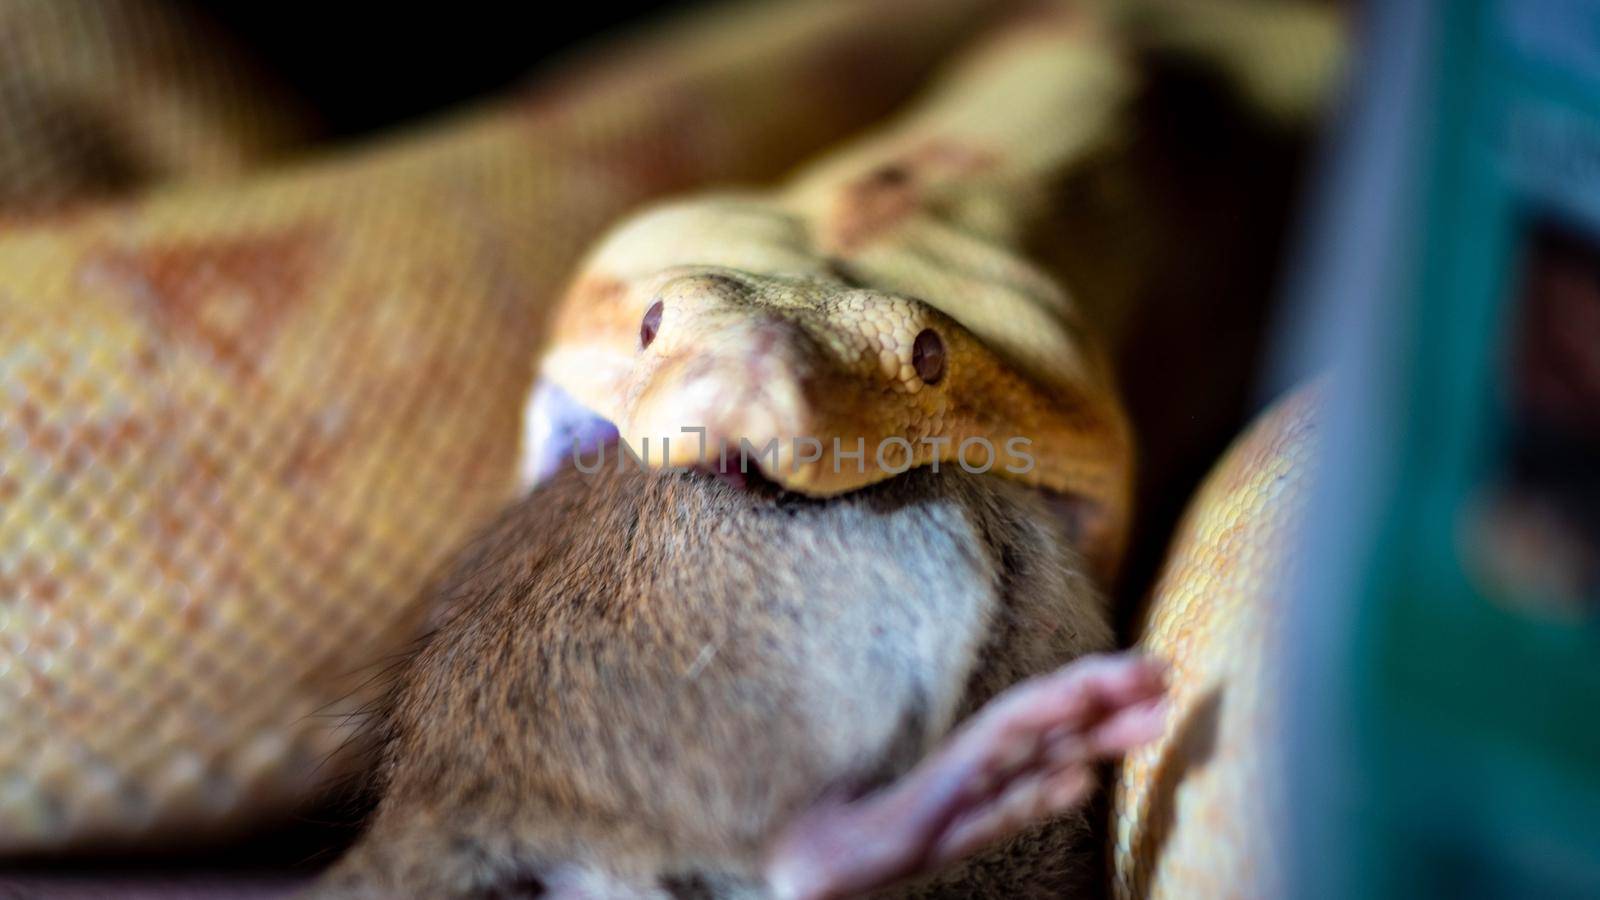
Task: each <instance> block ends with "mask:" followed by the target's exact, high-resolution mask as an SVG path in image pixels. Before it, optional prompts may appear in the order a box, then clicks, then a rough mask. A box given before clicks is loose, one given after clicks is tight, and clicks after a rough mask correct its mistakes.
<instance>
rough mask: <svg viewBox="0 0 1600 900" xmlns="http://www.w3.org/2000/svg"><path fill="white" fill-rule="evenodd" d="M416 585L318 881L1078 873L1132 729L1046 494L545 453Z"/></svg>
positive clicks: (427, 891) (955, 479) (730, 886)
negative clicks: (542, 468) (407, 643)
mask: <svg viewBox="0 0 1600 900" xmlns="http://www.w3.org/2000/svg"><path fill="white" fill-rule="evenodd" d="M431 602H432V608H433V614H434V617H435V618H434V628H433V630H432V633H431V634H430V635H429V636H428V637H427V638H426V639H425V640H423V641H421V642H420V643H419V646H418V649H417V650H416V651H415V653H414V654H413V655H412V656H411V657H410V658H409V659H408V660H406V661H405V663H404V664H403V665H402V666H401V667H400V669H399V673H398V675H397V677H396V679H395V681H394V685H393V687H392V689H391V690H390V691H389V693H388V698H387V700H386V702H385V703H384V704H383V707H382V710H381V712H380V714H379V718H380V720H381V724H380V725H378V726H377V727H376V729H375V733H376V734H377V735H378V739H379V740H380V741H381V744H382V750H381V753H380V758H381V763H380V765H379V766H378V767H377V769H376V775H375V781H376V795H377V797H378V799H377V802H376V806H375V808H374V811H373V813H372V814H371V816H370V819H369V824H368V826H367V828H366V830H365V832H364V834H363V835H362V836H361V837H360V838H359V839H358V841H357V842H356V843H355V845H354V846H353V847H352V848H351V850H350V851H349V852H348V853H347V854H346V855H345V857H344V858H343V859H342V860H341V861H340V862H338V863H336V864H335V865H334V866H333V867H332V869H331V870H330V871H329V872H327V873H326V874H325V875H324V877H323V879H322V880H321V881H320V882H319V884H318V885H317V886H316V887H315V888H314V889H313V893H314V894H315V895H317V896H325V897H390V896H419V897H420V896H427V897H540V896H545V897H572V898H577V897H590V898H622V897H641V898H642V897H651V898H669V897H774V898H807V900H814V898H827V897H843V896H855V895H859V894H863V893H869V892H882V894H883V895H885V896H929V897H932V896H958V897H983V896H988V897H1008V898H1009V897H1029V896H1040V897H1043V896H1061V895H1065V894H1073V893H1076V894H1080V895H1081V894H1083V893H1090V894H1092V893H1094V888H1093V886H1094V885H1095V884H1096V883H1097V882H1099V881H1100V880H1101V878H1102V876H1103V872H1102V864H1101V861H1100V857H1099V853H1098V848H1097V847H1096V844H1095V841H1094V836H1093V834H1092V830H1091V827H1090V822H1089V817H1088V815H1087V813H1086V803H1087V801H1088V799H1089V798H1090V796H1091V794H1092V791H1093V786H1094V768H1095V765H1096V763H1097V762H1098V761H1099V760H1102V759H1105V758H1108V757H1110V756H1113V755H1116V754H1118V753H1119V752H1121V751H1123V750H1125V749H1127V748H1129V747H1132V746H1134V745H1137V744H1139V743H1141V742H1143V741H1145V740H1149V739H1152V738H1153V737H1155V736H1156V735H1157V734H1158V733H1159V732H1160V730H1161V727H1162V725H1161V723H1162V705H1161V698H1162V693H1163V684H1162V682H1163V672H1162V668H1161V666H1160V665H1159V664H1157V663H1155V662H1153V661H1150V660H1145V659H1141V658H1138V657H1135V656H1132V655H1127V654H1120V655H1119V654H1108V653H1106V651H1107V650H1109V648H1110V647H1111V646H1112V640H1113V638H1112V630H1111V627H1110V624H1109V618H1108V611H1107V608H1106V607H1107V604H1106V602H1105V600H1104V598H1103V597H1102V595H1101V593H1100V592H1099V590H1098V589H1097V588H1096V586H1095V584H1094V583H1093V582H1092V580H1091V579H1090V578H1089V577H1088V576H1087V575H1086V574H1085V571H1084V564H1083V560H1082V559H1081V557H1080V556H1079V555H1078V554H1077V552H1076V551H1075V550H1074V549H1073V548H1072V546H1071V543H1070V542H1069V541H1068V540H1067V539H1066V536H1065V534H1064V532H1063V528H1062V525H1061V521H1060V517H1058V516H1055V515H1052V514H1051V513H1050V510H1049V498H1048V496H1047V494H1046V493H1045V492H1042V491H1039V490H1036V489H1031V488H1029V487H1027V486H1025V485H1021V484H1018V483H1016V482H1014V481H1011V480H1008V479H1000V478H994V477H992V476H981V475H973V474H970V473H967V472H965V471H963V470H961V469H959V468H951V467H946V468H945V469H943V470H942V471H938V472H935V471H933V470H931V469H930V468H928V467H923V468H919V469H915V470H912V471H910V472H907V473H905V474H903V475H900V476H898V477H895V478H892V479H889V480H886V481H882V482H880V483H877V484H874V485H872V486H869V487H867V488H865V489H863V490H860V491H856V492H852V493H850V494H847V495H843V496H839V497H833V498H827V499H815V498H808V497H804V496H802V495H799V494H795V493H791V492H787V491H784V490H781V489H779V488H777V487H776V486H775V485H772V484H770V483H766V482H763V481H761V480H760V479H755V480H752V481H749V482H747V483H744V484H742V485H736V484H733V483H730V481H729V480H728V479H725V478H720V477H717V476H716V475H714V474H708V473H705V472H701V471H689V472H681V471H664V470H645V469H642V468H638V467H627V466H620V465H619V466H612V465H606V466H604V467H601V468H598V469H597V470H596V471H593V472H592V473H585V472H580V471H578V470H577V469H576V468H574V467H571V466H569V467H566V468H565V469H563V470H562V471H560V472H558V473H556V474H555V475H554V476H553V477H551V478H550V479H548V480H546V481H545V482H543V483H542V484H541V485H540V486H538V487H537V488H536V489H534V490H533V491H532V492H531V493H530V494H529V495H528V496H527V497H526V499H525V500H523V501H522V502H520V503H518V504H516V505H515V506H513V507H512V508H510V509H509V510H508V511H507V512H505V513H504V514H503V515H502V516H501V517H500V518H499V519H498V520H497V521H496V522H494V523H493V524H491V525H490V526H489V527H488V528H487V529H486V530H485V531H484V533H483V534H482V535H481V536H480V537H479V538H478V539H477V540H476V541H474V542H472V543H471V544H470V545H469V546H468V547H467V548H466V549H465V550H464V551H462V553H461V554H460V556H459V557H458V558H457V559H456V560H455V561H454V562H453V563H451V564H450V565H449V566H448V567H447V570H446V574H445V575H444V576H443V577H442V578H441V579H440V580H439V582H438V585H437V587H436V588H435V589H434V590H433V591H432V601H431Z"/></svg>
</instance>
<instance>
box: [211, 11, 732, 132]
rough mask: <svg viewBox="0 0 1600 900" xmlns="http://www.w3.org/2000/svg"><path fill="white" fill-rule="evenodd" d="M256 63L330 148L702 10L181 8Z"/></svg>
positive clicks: (514, 82)
mask: <svg viewBox="0 0 1600 900" xmlns="http://www.w3.org/2000/svg"><path fill="white" fill-rule="evenodd" d="M183 2H184V3H185V4H186V5H188V6H191V7H193V8H196V9H198V10H200V11H201V12H202V13H203V14H204V15H205V16H206V17H208V18H210V19H211V20H212V21H213V22H214V23H216V24H217V25H218V26H220V27H221V29H222V30H223V31H225V32H227V33H228V36H229V37H231V38H233V39H234V40H235V41H236V42H237V43H238V44H239V45H240V46H242V47H244V48H245V49H246V50H247V51H249V52H250V53H251V54H252V55H254V56H255V58H256V62H257V63H259V64H260V65H261V66H262V67H263V68H264V69H265V70H266V71H268V72H271V73H272V74H273V75H274V76H276V77H277V78H278V80H279V81H280V82H282V83H283V84H284V85H285V86H286V87H288V89H289V90H290V91H291V92H293V93H294V94H295V95H297V96H298V97H299V98H300V99H302V100H303V101H305V103H306V105H307V106H308V107H310V109H311V111H312V112H313V113H315V114H316V115H317V116H318V118H319V119H320V124H321V126H322V131H323V133H324V134H325V135H326V136H328V137H350V136H356V135H361V134H365V133H369V132H372V131H375V130H379V129H382V128H385V127H387V126H391V125H394V124H397V123H400V122H404V121H406V120H409V119H414V118H417V117H418V116H424V115H427V114H428V113H432V112H437V111H439V110H442V109H446V108H449V107H450V106H453V105H455V104H457V103H459V102H461V101H462V100H468V99H472V98H475V97H480V96H484V95H488V94H493V93H494V92H496V91H499V90H505V89H507V88H511V87H514V86H516V85H517V84H518V83H519V82H522V81H523V80H525V79H526V77H527V76H528V75H529V74H530V73H532V72H534V71H536V70H537V69H538V68H540V66H541V65H542V64H546V63H548V62H549V61H550V60H551V59H552V58H553V57H558V56H559V55H561V54H563V53H564V52H568V51H571V50H573V49H574V48H575V46H581V45H582V44H583V43H584V42H587V41H592V40H594V39H595V38H597V37H600V36H603V35H605V34H607V33H609V32H614V31H617V30H619V29H626V27H627V26H628V25H631V24H634V23H637V22H641V21H644V22H648V21H649V20H651V19H653V18H662V17H666V16H669V15H671V14H672V13H673V12H677V11H682V10H685V9H688V8H689V7H691V6H696V5H701V4H699V3H697V2H696V0H648V2H645V0H588V2H586V0H578V2H576V3H562V4H556V3H550V2H522V3H515V2H498V3H496V2H488V0H450V2H447V3H445V4H443V5H440V4H433V3H416V4H408V3H375V2H370V0H361V2H350V3H340V2H328V0H323V2H311V0H276V2H259V0H258V2H237V3H227V2H219V0H183Z"/></svg>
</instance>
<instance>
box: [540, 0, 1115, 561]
mask: <svg viewBox="0 0 1600 900" xmlns="http://www.w3.org/2000/svg"><path fill="white" fill-rule="evenodd" d="M1131 89H1132V79H1131V77H1130V75H1129V73H1128V71H1127V70H1126V68H1125V66H1124V63H1123V60H1122V59H1121V48H1120V47H1119V46H1118V44H1117V42H1116V41H1115V40H1114V39H1113V38H1112V36H1111V34H1110V33H1109V32H1108V31H1106V30H1105V28H1104V27H1103V25H1102V23H1101V22H1100V21H1099V20H1098V19H1097V18H1096V17H1095V16H1094V15H1093V14H1092V13H1091V12H1090V11H1089V10H1087V9H1076V8H1074V9H1063V10H1058V11H1057V13H1056V14H1055V15H1053V16H1045V15H1039V14H1036V15H1034V16H1031V17H1028V18H1027V19H1026V20H1025V21H1024V22H1023V23H1022V24H1020V25H1019V26H1018V27H1016V28H1014V29H1010V30H1004V31H1001V32H1000V33H999V34H998V35H996V36H994V37H992V38H990V39H988V40H986V41H985V42H984V43H983V44H982V45H981V46H980V47H979V48H978V50H977V51H976V52H975V53H973V54H971V55H970V56H969V57H968V58H966V59H964V60H963V62H962V63H961V64H960V65H958V66H956V67H955V68H954V69H953V70H952V71H951V72H949V73H948V74H947V75H946V77H945V78H944V80H943V81H942V82H941V83H940V84H939V85H937V86H936V87H935V89H934V90H933V91H932V94H931V97H930V98H929V99H927V100H925V101H924V102H923V103H922V104H921V105H919V106H917V107H916V108H915V109H914V110H913V111H912V112H911V113H910V114H909V115H907V116H906V117H904V118H903V119H902V120H900V121H898V122H896V123H894V124H892V125H890V126H889V127H887V128H886V129H884V130H883V131H881V132H880V133H878V134H875V135H873V136H871V137H869V138H868V139H867V140H865V141H863V142H861V143H860V144H858V145H856V146H854V147H848V148H846V149H845V150H843V151H842V152H839V153H836V154H834V155H832V156H829V157H827V158H825V159H823V160H822V161H821V162H819V163H817V164H815V165H814V166H812V167H811V168H809V169H808V170H806V171H804V172H802V173H801V174H800V175H799V176H798V177H797V178H796V179H795V180H794V181H793V182H792V183H791V184H790V185H789V186H788V187H787V188H785V189H781V190H778V191H775V192H772V193H767V194H754V193H752V194H727V195H712V196H708V197H705V198H702V199H698V200H690V201H686V202H682V203H679V204H676V205H672V206H668V207H664V208H660V209H656V210H652V211H648V212H646V213H644V214H642V215H640V216H638V217H636V218H635V219H633V220H631V221H629V222H628V223H626V224H624V225H622V226H621V227H620V228H618V229H617V230H616V231H614V232H613V233H612V234H611V235H610V236H609V237H608V238H607V239H606V240H605V241H604V242H602V244H601V245H600V247H599V248H598V249H597V250H596V251H595V253H594V254H593V255H592V256H591V257H590V258H589V260H588V261H587V262H586V263H585V265H584V266H583V268H582V270H581V274H580V275H579V276H578V278H577V280H576V281H575V282H574V285H573V287H572V289H571V291H570V293H569V294H568V297H567V299H566V302H565V304H564V307H563V309H562V312H561V314H560V317H559V319H558V321H557V324H556V327H555V330H554V333H553V335H552V341H551V345H550V348H549V351H548V353H547V355H546V356H545V358H544V360H543V362H542V365H541V373H542V375H543V377H545V378H547V379H549V380H550V381H552V382H554V383H555V384H557V385H559V386H560V387H562V388H563V389H564V390H566V391H567V392H568V393H569V394H570V395H572V396H573V397H575V398H577V399H578V400H579V401H580V402H582V403H583V404H584V405H585V406H587V407H588V408H590V409H592V410H594V411H595V412H597V413H599V414H600V415H601V416H603V417H605V418H607V419H609V420H611V421H612V422H614V423H616V425H617V426H618V429H619V430H620V432H621V434H622V437H623V439H624V440H625V441H626V442H627V443H628V444H629V446H630V448H631V449H632V450H633V452H634V453H635V454H637V455H638V456H640V457H641V458H642V459H647V460H648V461H650V462H651V463H654V464H657V465H664V464H670V465H689V464H695V463H707V462H710V461H711V460H712V459H715V460H717V461H718V462H720V461H721V459H723V458H724V455H725V454H731V455H733V456H735V457H737V455H738V453H739V451H740V450H741V448H745V449H746V457H745V463H746V464H747V465H751V466H759V467H760V471H761V472H762V474H764V475H765V476H766V477H767V478H769V479H771V480H772V481H775V482H777V483H779V484H781V485H783V486H784V487H787V488H789V489H792V490H796V491H800V492H803V493H806V494H811V495H817V496H827V495H831V494H837V493H841V492H844V491H849V490H853V489H856V488H859V487H862V486H864V485H866V484H870V483H872V482H874V481H877V480H880V479H883V478H887V477H890V476H892V475H894V474H896V473H898V472H902V471H905V470H906V469H907V468H910V467H912V466H923V465H935V464H941V463H942V464H946V465H956V464H959V463H961V462H963V461H964V462H965V463H966V464H967V465H968V466H969V467H974V468H979V467H981V468H987V469H988V470H989V471H992V472H994V473H996V474H999V475H1004V476H1007V477H1014V478H1018V479H1020V480H1023V481H1025V482H1027V483H1030V484H1036V485H1039V486H1042V487H1046V488H1050V489H1052V490H1055V491H1059V492H1062V493H1065V494H1071V495H1074V496H1076V497H1079V498H1082V499H1084V500H1086V501H1088V514H1087V515H1085V516H1084V517H1083V520H1082V523H1081V524H1082V526H1083V530H1084V533H1083V534H1082V541H1083V546H1084V547H1085V549H1086V550H1087V551H1088V552H1090V554H1091V555H1092V556H1093V557H1094V558H1095V559H1096V560H1097V561H1098V562H1099V563H1101V564H1102V566H1103V567H1104V568H1109V567H1111V566H1113V565H1114V564H1115V560H1116V558H1117V557H1118V555H1119V554H1120V550H1121V544H1122V540H1123V534H1124V531H1125V528H1126V522H1127V517H1128V512H1129V510H1128V496H1129V477H1130V472H1131V469H1132V461H1133V455H1132V442H1131V439H1130V436H1129V433H1128V426H1127V422H1126V419H1125V417H1124V414H1123V411H1122V407H1121V404H1120V401H1119V400H1118V397H1117V395H1116V391H1115V389H1114V387H1113V385H1112V381H1111V377H1110V366H1109V363H1108V360H1107V359H1106V355H1105V353H1104V351H1103V350H1102V348H1101V347H1100V346H1099V345H1098V344H1097V343H1096V341H1095V338H1094V337H1093V336H1092V335H1091V334H1090V333H1089V331H1088V329H1087V328H1086V326H1085V324H1084V322H1083V320H1082V316H1081V315H1080V314H1079V312H1078V310H1077V309H1076V307H1075V306H1074V304H1073V301H1072V299H1071V298H1070V296H1069V295H1068V293H1067V292H1066V291H1065V290H1063V289H1062V287H1061V286H1060V285H1058V284H1056V283H1054V282H1053V281H1052V280H1051V278H1050V277H1049V276H1048V275H1047V274H1046V273H1044V272H1043V271H1041V270H1039V269H1038V268H1036V267H1035V266H1034V265H1032V264H1031V263H1029V262H1028V261H1027V260H1026V259H1025V258H1024V257H1023V256H1022V255H1021V251H1020V248H1019V242H1020V240H1021V239H1022V237H1023V236H1024V234H1025V231H1026V228H1027V226H1028V224H1029V222H1030V221H1031V219H1032V218H1033V214H1034V213H1035V212H1036V211H1037V207H1038V206H1039V205H1040V204H1041V203H1042V202H1043V201H1044V200H1045V199H1046V197H1047V195H1048V191H1049V188H1050V185H1051V183H1052V182H1053V181H1054V180H1055V179H1056V178H1058V177H1059V176H1060V175H1061V173H1062V172H1063V171H1064V170H1065V169H1067V168H1068V167H1070V166H1071V164H1073V163H1074V162H1077V161H1079V160H1081V159H1082V158H1083V157H1084V156H1085V155H1087V154H1088V153H1090V152H1091V151H1093V150H1096V149H1098V148H1099V147H1100V146H1101V145H1102V144H1104V143H1105V142H1106V141H1108V140H1109V139H1111V138H1112V137H1113V136H1114V135H1115V133H1116V129H1115V128H1114V120H1115V117H1116V116H1117V114H1118V112H1119V110H1120V107H1121V105H1122V104H1123V102H1124V101H1125V100H1126V98H1127V97H1128V96H1129V94H1130V92H1131ZM656 303H659V304H661V317H660V323H659V331H658V332H657V333H656V336H655V338H654V340H653V341H652V342H651V343H650V344H649V345H648V346H644V345H643V342H642V341H641V338H640V322H641V320H642V318H643V317H644V315H645V314H646V312H647V311H648V310H649V309H650V308H651V307H652V306H653V305H654V304H656ZM925 329H931V330H932V331H933V332H935V333H936V334H937V335H938V339H939V341H940V343H941V345H942V348H943V363H944V364H943V365H942V366H941V367H940V370H939V371H938V372H937V373H936V376H937V377H935V378H934V379H933V380H932V382H931V383H929V382H927V381H925V380H924V379H923V378H921V377H919V375H918V372H917V369H916V367H915V365H914V362H915V361H914V358H913V346H914V341H915V340H916V338H917V336H918V334H919V333H921V332H923V331H924V330H925ZM690 429H704V430H705V431H704V434H703V435H701V434H700V433H699V432H698V431H694V432H691V431H689V430H690ZM663 438H665V439H667V440H666V441H665V442H663ZM724 448H726V449H724ZM768 448H771V449H770V452H769V453H766V454H763V453H762V452H761V451H763V450H765V449H768ZM852 454H855V455H852Z"/></svg>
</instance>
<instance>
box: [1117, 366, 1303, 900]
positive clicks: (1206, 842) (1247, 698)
mask: <svg viewBox="0 0 1600 900" xmlns="http://www.w3.org/2000/svg"><path fill="white" fill-rule="evenodd" d="M1318 396H1319V392H1318V389H1317V388H1316V387H1314V386H1313V387H1308V388H1302V389H1301V390H1299V391H1298V392H1296V393H1295V394H1292V395H1291V396H1289V397H1287V398H1285V399H1283V400H1282V401H1280V402H1279V403H1278V404H1277V405H1276V406H1275V407H1273V408H1272V409H1270V410H1268V411H1267V412H1266V413H1264V414H1263V415H1262V416H1261V418H1260V419H1259V420H1258V421H1257V422H1256V423H1255V424H1254V425H1252V426H1251V427H1250V429H1249V430H1248V431H1247V432H1245V434H1244V435H1242V436H1241V437H1240V438H1239V439H1238V441H1236V442H1235V444H1234V445H1233V447H1232V448H1231V449H1230V450H1229V451H1228V452H1227V454H1226V455H1225V456H1224V457H1223V458H1222V460H1221V461H1219V462H1218V463H1217V465H1216V467H1215V468H1214V469H1213V470H1212V472H1211V474H1210V476H1208V477H1207V479H1206V481H1205V483H1204V484H1203V485H1202V486H1201V488H1200V491H1199V493H1198V494H1196V495H1195V497H1194V499H1193V501H1191V503H1190V506H1189V509H1188V512H1187V513H1186V514H1185V516H1184V519H1183V521H1182V523H1180V524H1179V526H1178V531H1177V533H1176V534H1175V535H1174V536H1173V538H1172V543H1171V549H1170V550H1169V552H1168V556H1167V561H1166V565H1165V566H1164V568H1163V571H1162V574H1161V578H1160V580H1159V581H1158V582H1157V584H1156V587H1155V590H1154V592H1153V593H1152V595H1151V597H1150V601H1149V606H1148V608H1147V611H1146V613H1145V617H1144V621H1143V623H1142V626H1141V629H1140V632H1141V633H1140V638H1139V642H1138V646H1139V647H1140V648H1141V649H1143V650H1145V651H1147V652H1149V653H1150V654H1151V655H1153V656H1157V657H1160V658H1161V659H1164V660H1167V661H1168V664H1169V665H1170V666H1171V672H1170V688H1169V691H1168V695H1167V696H1168V701H1169V702H1170V703H1171V711H1170V713H1169V715H1168V725H1167V734H1166V735H1165V736H1164V737H1163V738H1162V739H1161V740H1159V741H1156V742H1154V743H1151V744H1148V745H1146V746H1144V747H1140V748H1138V749H1137V750H1134V751H1133V752H1131V753H1129V754H1128V756H1127V757H1126V758H1125V759H1124V760H1123V761H1122V764H1121V766H1120V767H1119V771H1118V774H1117V779H1116V781H1115V783H1114V784H1113V790H1112V803H1113V808H1114V813H1113V816H1112V822H1113V834H1112V860H1111V861H1112V870H1113V894H1114V896H1115V897H1116V898H1117V900H1167V898H1171V900H1182V898H1189V897H1243V898H1262V900H1267V898H1275V897H1282V896H1284V892H1283V888H1284V885H1283V881H1282V878H1283V873H1282V871H1281V869H1280V868H1279V867H1280V865H1281V864H1282V861H1283V857H1284V853H1285V852H1286V850H1285V847H1284V845H1283V843H1282V841H1281V840H1280V838H1279V830H1278V829H1279V823H1281V822H1283V821H1284V819H1283V818H1282V815H1281V813H1282V807H1281V805H1280V804H1281V801H1282V793H1281V790H1280V786H1279V784H1278V782H1277V778H1278V777H1279V776H1280V773H1281V771H1282V766H1281V760H1280V759H1279V758H1278V757H1277V756H1276V755H1275V754H1276V753H1277V752H1278V751H1279V748H1280V747H1281V742H1282V740H1283V730H1282V728H1281V727H1280V719H1279V709H1280V704H1281V702H1282V697H1281V696H1280V695H1279V694H1278V693H1277V692H1276V690H1275V686H1276V685H1278V684H1279V683H1280V682H1281V678H1282V659H1281V658H1280V656H1279V655H1278V652H1277V651H1278V649H1279V648H1280V647H1281V646H1282V644H1283V642H1282V633H1283V624H1284V623H1283V615H1284V613H1285V612H1286V611H1287V609H1288V598H1287V597H1286V596H1285V593H1284V592H1285V590H1286V589H1287V586H1288V584H1289V576H1290V574H1291V572H1292V568H1293V566H1294V565H1295V564H1296V562H1297V558H1296V555H1295V548H1296V547H1297V543H1296V538H1297V537H1298V528H1299V525H1300V522H1301V520H1302V517H1303V516H1302V512H1303V510H1304V507H1305V504H1306V501H1307V500H1308V492H1309V489H1310V485H1311V479H1312V476H1313V475H1314V473H1315V466H1314V458H1315V454H1316V452H1317V449H1318V447H1317V439H1318V433H1317V431H1318V422H1319V405H1318Z"/></svg>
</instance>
